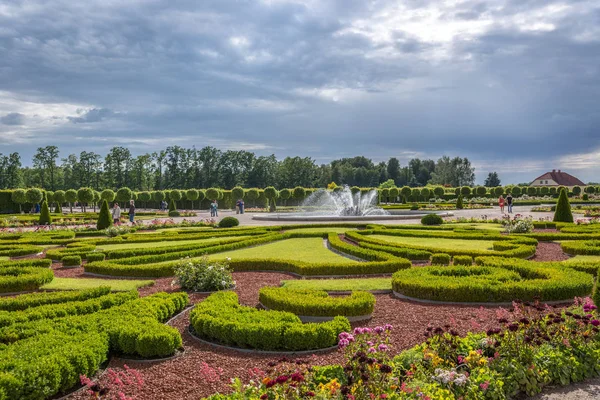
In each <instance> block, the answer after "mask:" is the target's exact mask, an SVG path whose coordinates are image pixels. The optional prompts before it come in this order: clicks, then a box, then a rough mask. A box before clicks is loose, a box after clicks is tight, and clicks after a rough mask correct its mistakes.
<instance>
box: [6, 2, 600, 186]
mask: <svg viewBox="0 0 600 400" xmlns="http://www.w3.org/2000/svg"><path fill="white" fill-rule="evenodd" d="M599 99H600V2H599V1H597V0H581V1H579V0H568V1H554V0H496V1H476V0H465V1H461V0H456V1H433V0H410V1H391V0H202V1H196V0H170V1H162V0H128V1H122V0H119V1H117V0H86V1H72V0H27V1H25V0H18V1H17V0H2V2H0V153H4V154H6V153H9V152H12V151H18V152H19V153H20V154H21V155H22V158H23V162H24V164H26V165H28V164H30V163H31V156H32V155H33V153H34V152H35V150H36V148H37V147H40V146H46V145H56V146H58V147H59V149H60V151H61V157H66V156H67V155H68V154H70V153H79V152H81V151H84V150H85V151H95V152H98V153H100V154H103V155H104V154H105V153H106V152H107V150H108V149H109V148H111V147H113V146H126V147H128V148H129V149H130V150H131V151H132V153H133V154H134V155H137V154H143V153H146V152H152V151H156V150H159V149H162V148H165V147H167V146H170V145H179V146H184V147H191V146H196V147H197V148H200V147H203V146H207V145H211V146H215V147H218V148H220V149H222V150H228V149H234V150H240V149H244V150H249V151H254V152H256V153H257V154H260V155H268V154H275V155H276V156H277V157H278V158H283V157H286V156H296V155H299V156H304V157H306V156H309V157H312V158H313V159H315V160H316V161H317V163H325V162H328V161H330V160H332V159H336V158H341V157H352V156H355V155H364V156H367V157H370V158H372V159H374V160H375V161H382V160H387V159H389V158H390V157H397V158H399V159H400V161H401V164H402V165H406V163H407V161H408V160H409V159H410V158H413V157H420V158H433V159H437V158H439V157H440V156H442V155H449V156H462V157H465V156H466V157H468V158H469V159H470V160H471V161H472V163H473V165H474V166H475V167H476V174H477V181H478V182H479V183H481V182H482V181H483V179H484V178H485V177H486V176H487V173H488V172H490V171H497V172H498V173H499V175H500V178H501V179H502V183H505V184H507V183H517V182H527V181H531V180H532V179H534V178H535V177H536V176H538V175H541V174H542V173H543V172H546V171H548V170H552V169H562V170H564V171H567V172H570V173H572V174H573V175H575V176H577V177H579V178H580V179H582V180H583V181H585V182H587V181H596V182H597V181H600V101H599Z"/></svg>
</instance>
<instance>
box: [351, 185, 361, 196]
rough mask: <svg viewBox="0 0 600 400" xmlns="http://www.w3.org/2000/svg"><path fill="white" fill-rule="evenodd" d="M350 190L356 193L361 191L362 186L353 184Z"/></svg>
mask: <svg viewBox="0 0 600 400" xmlns="http://www.w3.org/2000/svg"><path fill="white" fill-rule="evenodd" d="M350 192H352V194H356V193H358V192H360V188H359V187H358V186H352V187H351V188H350Z"/></svg>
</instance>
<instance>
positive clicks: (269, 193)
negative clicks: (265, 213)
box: [264, 186, 279, 212]
mask: <svg viewBox="0 0 600 400" xmlns="http://www.w3.org/2000/svg"><path fill="white" fill-rule="evenodd" d="M264 193H265V197H266V198H267V200H269V211H271V212H275V210H276V209H277V204H276V203H275V201H276V200H277V197H279V192H278V191H277V189H275V188H274V187H273V186H267V187H266V188H265V190H264Z"/></svg>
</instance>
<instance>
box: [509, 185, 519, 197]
mask: <svg viewBox="0 0 600 400" xmlns="http://www.w3.org/2000/svg"><path fill="white" fill-rule="evenodd" d="M510 194H512V195H513V197H517V196H520V195H521V188H520V187H518V186H513V187H511V188H510Z"/></svg>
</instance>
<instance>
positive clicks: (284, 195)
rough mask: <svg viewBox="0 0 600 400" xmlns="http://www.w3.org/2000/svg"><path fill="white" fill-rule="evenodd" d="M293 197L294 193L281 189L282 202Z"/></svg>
mask: <svg viewBox="0 0 600 400" xmlns="http://www.w3.org/2000/svg"><path fill="white" fill-rule="evenodd" d="M291 196H292V191H291V190H290V189H281V190H280V191H279V197H280V198H281V199H282V200H287V199H289V198H290V197H291Z"/></svg>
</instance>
